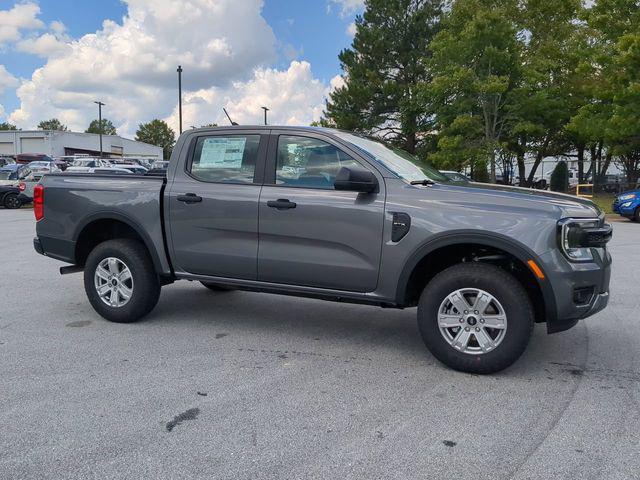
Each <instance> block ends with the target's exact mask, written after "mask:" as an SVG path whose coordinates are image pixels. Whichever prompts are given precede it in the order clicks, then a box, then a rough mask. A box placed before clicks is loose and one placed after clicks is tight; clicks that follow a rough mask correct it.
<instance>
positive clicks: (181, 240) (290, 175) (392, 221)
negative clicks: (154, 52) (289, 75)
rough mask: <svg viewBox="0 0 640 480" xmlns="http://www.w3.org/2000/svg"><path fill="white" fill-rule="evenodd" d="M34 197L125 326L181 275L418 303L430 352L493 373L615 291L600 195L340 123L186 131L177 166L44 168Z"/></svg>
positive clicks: (62, 256) (104, 304) (230, 285)
mask: <svg viewBox="0 0 640 480" xmlns="http://www.w3.org/2000/svg"><path fill="white" fill-rule="evenodd" d="M34 211H35V214H36V219H37V238H35V239H34V245H35V249H36V251H37V252H39V253H41V254H44V255H47V256H49V257H52V258H56V259H59V260H62V261H64V262H68V263H70V264H72V265H71V266H67V267H63V268H61V272H62V273H70V272H73V271H80V270H83V271H84V285H85V289H86V293H87V296H88V298H89V301H90V302H91V305H92V306H93V307H94V309H95V310H96V311H97V312H98V313H99V314H100V315H102V316H103V317H104V318H106V319H108V320H111V321H114V322H133V321H136V320H138V319H140V318H141V317H143V316H144V315H146V314H148V313H149V312H150V311H151V310H152V309H153V308H154V306H155V305H156V303H157V301H158V297H159V295H160V289H161V286H163V285H167V284H169V283H172V282H174V281H175V280H179V279H186V280H196V281H200V282H202V284H203V285H204V286H205V287H207V288H209V289H211V290H233V289H242V290H252V291H259V292H269V293H278V294H288V295H298V296H308V297H315V298H320V299H325V300H333V301H343V302H354V303H363V304H370V305H377V306H381V307H392V308H410V307H416V306H417V307H418V308H417V316H418V327H419V331H420V333H421V335H422V337H423V339H424V342H425V343H426V345H427V347H428V348H429V350H430V351H431V352H432V353H433V354H434V355H435V357H436V358H438V359H439V360H440V361H442V362H443V363H445V364H446V365H448V366H450V367H452V368H454V369H457V370H462V371H467V372H476V373H490V372H496V371H498V370H501V369H503V368H506V367H507V366H509V365H511V364H512V363H513V362H514V361H515V360H517V358H518V357H519V356H520V355H521V354H522V352H523V351H524V349H525V348H526V346H527V343H528V342H529V339H530V336H531V333H532V330H533V325H534V323H535V322H540V323H546V325H547V331H548V332H549V333H553V332H559V331H562V330H566V329H568V328H570V327H572V326H573V325H575V324H576V323H577V321H578V320H579V319H582V318H585V317H588V316H589V315H593V314H594V313H596V312H598V311H600V310H602V309H603V308H604V307H605V306H606V305H607V301H608V296H609V293H608V289H609V277H610V264H611V257H610V255H609V253H608V251H607V249H606V243H607V241H608V240H609V239H610V237H611V227H610V226H609V225H607V224H606V223H605V222H604V215H603V214H602V213H601V212H600V211H599V210H598V208H597V207H596V206H595V205H594V204H593V203H592V202H590V201H588V200H583V199H579V198H576V197H570V196H567V195H561V194H550V193H545V192H540V191H535V190H527V189H519V188H512V187H504V186H494V185H487V184H479V183H469V182H464V183H456V182H452V181H451V180H449V179H448V178H447V177H445V176H443V175H442V174H440V173H439V172H438V171H437V170H435V169H434V168H432V167H430V166H428V165H427V164H425V163H424V162H422V161H419V160H417V159H416V158H414V157H412V156H410V155H408V154H407V153H404V152H402V151H399V150H394V149H392V148H389V147H388V146H386V145H385V144H383V143H381V142H379V141H377V140H375V139H371V138H365V137H362V136H359V135H355V134H352V133H348V132H343V131H337V130H331V129H322V128H311V127H299V128H294V127H275V126H274V127H271V126H265V127H243V126H236V127H228V128H204V129H197V130H190V131H188V132H186V133H184V134H182V135H181V136H180V138H179V140H178V142H177V144H176V146H175V148H174V150H173V154H172V156H171V161H170V164H169V168H168V170H167V174H166V177H164V176H161V177H154V176H137V175H131V176H124V175H118V176H116V175H98V174H68V173H61V174H51V175H46V176H45V177H44V178H43V180H42V182H41V184H40V185H38V186H37V187H36V190H35V192H34ZM301 321H303V320H301Z"/></svg>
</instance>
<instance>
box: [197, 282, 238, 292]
mask: <svg viewBox="0 0 640 480" xmlns="http://www.w3.org/2000/svg"><path fill="white" fill-rule="evenodd" d="M200 283H201V284H202V285H204V286H205V287H207V288H208V289H209V290H211V291H213V292H230V291H232V290H235V289H234V288H232V287H226V286H224V285H219V284H217V283H211V282H200Z"/></svg>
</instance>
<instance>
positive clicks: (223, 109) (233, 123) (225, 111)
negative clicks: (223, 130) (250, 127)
mask: <svg viewBox="0 0 640 480" xmlns="http://www.w3.org/2000/svg"><path fill="white" fill-rule="evenodd" d="M222 111H223V112H224V114H225V115H226V116H227V118H228V119H229V122H231V125H238V124H237V123H236V122H234V121H233V120H231V117H230V116H229V114H228V113H227V109H226V108H224V107H222Z"/></svg>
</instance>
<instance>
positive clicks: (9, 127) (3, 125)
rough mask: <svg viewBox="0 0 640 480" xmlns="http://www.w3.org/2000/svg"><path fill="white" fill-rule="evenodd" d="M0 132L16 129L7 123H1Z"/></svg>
mask: <svg viewBox="0 0 640 480" xmlns="http://www.w3.org/2000/svg"><path fill="white" fill-rule="evenodd" d="M0 130H17V128H16V126H15V125H13V124H11V123H9V122H2V123H0Z"/></svg>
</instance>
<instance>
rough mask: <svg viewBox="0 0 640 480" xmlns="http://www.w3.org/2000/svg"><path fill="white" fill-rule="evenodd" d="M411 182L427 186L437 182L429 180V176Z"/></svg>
mask: <svg viewBox="0 0 640 480" xmlns="http://www.w3.org/2000/svg"><path fill="white" fill-rule="evenodd" d="M410 183H411V185H424V186H425V187H427V186H429V185H435V184H436V182H434V181H433V180H429V179H428V178H425V179H424V180H412V181H411V182H410Z"/></svg>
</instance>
